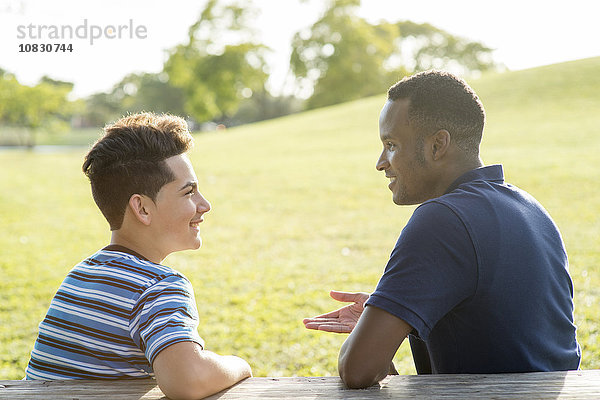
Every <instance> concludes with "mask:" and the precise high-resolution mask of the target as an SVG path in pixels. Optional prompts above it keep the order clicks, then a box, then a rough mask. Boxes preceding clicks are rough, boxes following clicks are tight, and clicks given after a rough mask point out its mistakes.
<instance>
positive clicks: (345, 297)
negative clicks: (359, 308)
mask: <svg viewBox="0 0 600 400" xmlns="http://www.w3.org/2000/svg"><path fill="white" fill-rule="evenodd" d="M329 295H330V296H331V298H332V299H334V300H337V301H343V302H346V303H350V302H355V303H364V302H365V301H366V300H367V299H368V298H369V294H368V293H363V292H358V293H351V292H338V291H337V290H332V291H331V292H329Z"/></svg>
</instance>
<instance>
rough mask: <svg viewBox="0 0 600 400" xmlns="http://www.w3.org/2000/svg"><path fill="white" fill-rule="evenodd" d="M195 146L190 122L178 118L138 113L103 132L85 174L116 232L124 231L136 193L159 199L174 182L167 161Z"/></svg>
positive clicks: (109, 126) (96, 199) (85, 167)
mask: <svg viewBox="0 0 600 400" xmlns="http://www.w3.org/2000/svg"><path fill="white" fill-rule="evenodd" d="M192 145H193V139H192V136H191V135H190V132H189V130H188V126H187V123H186V122H185V120H184V119H182V118H180V117H177V116H174V115H168V114H162V115H157V114H153V113H140V114H134V115H129V116H127V117H123V118H121V119H120V120H118V121H116V122H115V123H113V124H110V125H107V126H106V127H105V128H104V135H103V136H102V137H101V138H100V139H98V141H97V142H96V143H95V144H94V145H93V146H92V148H91V150H90V151H89V152H88V153H87V155H86V156H85V161H84V163H83V172H84V173H85V175H86V176H87V177H88V178H89V179H90V184H91V187H92V196H93V197H94V201H95V202H96V204H97V205H98V208H99V209H100V211H102V214H103V215H104V217H105V218H106V220H107V221H108V223H109V225H110V229H111V230H117V229H120V228H121V225H122V224H123V217H124V215H125V209H126V207H127V203H128V202H129V199H130V198H131V196H132V195H133V194H140V195H146V196H148V197H150V198H151V199H152V200H153V201H154V200H156V195H157V194H158V192H159V190H160V189H161V188H162V187H163V186H164V185H166V184H167V183H169V182H172V181H173V180H175V176H174V174H173V172H172V171H171V169H170V168H169V166H168V165H167V163H166V162H165V160H166V159H167V158H169V157H173V156H177V155H179V154H183V153H185V152H186V151H188V150H189V149H190V148H191V147H192Z"/></svg>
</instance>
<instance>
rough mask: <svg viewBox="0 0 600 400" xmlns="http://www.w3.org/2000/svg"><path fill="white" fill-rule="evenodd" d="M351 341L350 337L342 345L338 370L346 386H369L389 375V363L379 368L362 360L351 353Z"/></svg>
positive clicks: (358, 387)
mask: <svg viewBox="0 0 600 400" xmlns="http://www.w3.org/2000/svg"><path fill="white" fill-rule="evenodd" d="M350 343H351V338H350V337H349V338H348V339H347V340H346V341H345V342H344V344H343V345H342V348H341V349H340V355H339V358H338V372H339V374H340V378H342V381H344V383H345V384H346V386H348V387H349V388H352V389H361V388H365V387H369V386H371V385H374V384H375V383H377V382H379V381H380V380H382V379H383V378H385V377H386V376H387V375H388V372H389V370H390V368H389V365H388V366H387V367H382V368H381V369H379V368H376V367H375V368H373V365H372V364H371V365H368V364H366V363H364V362H361V360H360V357H356V356H353V354H351V351H350V350H349V347H350Z"/></svg>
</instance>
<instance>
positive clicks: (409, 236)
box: [304, 71, 581, 388]
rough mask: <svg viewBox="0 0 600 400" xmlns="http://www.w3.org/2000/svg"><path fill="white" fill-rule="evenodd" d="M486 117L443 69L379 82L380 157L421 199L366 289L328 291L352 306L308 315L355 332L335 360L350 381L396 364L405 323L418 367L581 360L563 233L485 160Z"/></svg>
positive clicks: (399, 192)
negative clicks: (382, 88) (383, 94)
mask: <svg viewBox="0 0 600 400" xmlns="http://www.w3.org/2000/svg"><path fill="white" fill-rule="evenodd" d="M484 120H485V113H484V109H483V106H482V104H481V102H480V100H479V99H478V97H477V95H476V94H475V93H474V92H473V90H472V89H471V88H470V87H469V86H468V85H467V84H466V83H465V82H464V81H462V80H461V79H459V78H457V77H455V76H453V75H451V74H448V73H444V72H437V71H429V72H424V73H419V74H416V75H414V76H411V77H408V78H405V79H403V80H401V81H400V82H398V83H397V84H395V85H394V86H392V87H391V88H390V89H389V91H388V100H387V102H386V103H385V105H384V107H383V110H382V111H381V115H380V118H379V132H380V139H381V141H382V143H383V151H382V153H381V156H380V158H379V160H378V162H377V169H378V170H379V171H382V172H385V175H386V177H388V178H389V179H390V184H389V188H390V190H391V191H392V194H393V200H394V203H396V204H398V205H404V204H406V205H408V204H419V203H421V205H420V206H419V207H417V208H416V210H415V212H414V214H413V215H412V217H411V218H410V220H409V222H408V223H407V225H406V226H405V228H404V229H403V231H402V233H401V235H400V237H399V239H398V241H397V243H396V246H395V248H394V250H393V251H392V253H391V256H390V259H389V261H388V264H387V266H386V268H385V272H384V274H383V276H382V277H381V279H380V281H379V284H378V285H377V288H376V290H375V292H374V293H372V294H371V295H370V296H369V295H368V294H366V293H344V292H332V293H331V295H332V297H333V298H334V299H337V300H340V301H347V302H353V303H354V304H351V305H349V306H346V307H344V308H341V309H339V310H336V311H333V312H331V313H327V314H324V315H321V316H318V317H315V318H309V319H305V320H304V323H305V326H306V327H307V328H309V329H319V330H325V331H332V332H351V334H350V336H349V337H348V339H347V340H346V341H345V343H344V344H343V346H342V348H341V351H340V355H339V360H338V366H339V373H340V376H341V378H342V379H343V380H344V382H345V383H346V384H347V385H348V386H350V387H353V388H360V387H366V386H369V385H372V384H374V383H376V382H378V381H379V380H381V379H382V378H384V377H385V376H386V375H387V374H388V373H389V372H390V371H393V368H392V369H390V365H391V362H392V358H393V356H394V354H395V353H396V350H397V349H398V347H399V346H400V344H401V343H402V341H403V340H404V338H405V337H406V336H408V335H410V339H411V348H412V351H413V355H414V358H415V363H416V366H417V372H419V373H426V372H433V373H500V372H525V371H551V370H569V369H577V368H578V367H579V363H580V358H581V353H580V348H579V345H578V343H577V340H576V335H575V331H576V328H575V325H574V323H573V287H572V282H571V278H570V276H569V272H568V262H567V255H566V252H565V248H564V244H563V241H562V239H561V236H560V233H559V231H558V229H557V227H556V225H555V224H554V222H553V221H552V219H551V218H550V216H549V215H548V213H547V212H546V211H545V210H544V209H543V208H542V206H541V205H540V204H539V203H538V202H537V201H536V200H535V199H534V198H533V197H531V196H530V195H529V194H527V193H526V192H524V191H522V190H520V189H518V188H516V187H514V186H512V185H510V184H508V183H506V182H505V181H504V176H503V170H502V166H500V165H493V166H487V167H484V166H483V163H482V161H481V159H480V157H479V144H480V141H481V137H482V132H483V127H484ZM363 308H364V311H363ZM392 366H393V365H392ZM428 370H430V371H428Z"/></svg>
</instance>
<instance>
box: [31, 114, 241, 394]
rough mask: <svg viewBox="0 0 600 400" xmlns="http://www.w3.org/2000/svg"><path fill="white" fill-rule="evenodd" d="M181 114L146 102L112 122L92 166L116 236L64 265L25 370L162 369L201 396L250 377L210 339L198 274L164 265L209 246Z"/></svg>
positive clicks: (169, 382)
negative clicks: (208, 343)
mask: <svg viewBox="0 0 600 400" xmlns="http://www.w3.org/2000/svg"><path fill="white" fill-rule="evenodd" d="M192 144H193V139H192V137H191V135H190V133H189V131H188V128H187V124H186V123H185V121H184V120H183V119H181V118H179V117H175V116H171V115H155V114H151V113H143V114H136V115H131V116H128V117H125V118H122V119H120V120H119V121H117V122H115V123H114V124H112V125H109V126H107V127H106V128H105V129H104V136H103V137H102V138H100V139H99V140H98V141H97V142H96V143H95V144H94V146H93V147H92V149H91V150H90V151H89V152H88V154H87V155H86V157H85V162H84V164H83V171H84V173H85V174H86V175H87V176H88V178H89V180H90V183H91V188H92V195H93V197H94V201H95V202H96V204H97V205H98V208H99V209H100V210H101V211H102V214H103V215H104V216H105V218H106V220H107V221H108V223H109V225H110V229H111V231H112V237H111V243H110V245H109V246H107V247H105V248H103V249H102V250H100V251H98V252H97V253H96V254H94V255H92V256H90V257H89V258H87V259H86V260H84V261H82V262H81V263H79V264H78V265H76V266H75V267H74V268H73V269H72V270H71V271H70V272H69V274H68V275H67V277H66V278H65V280H64V281H63V283H62V284H61V286H60V288H59V289H58V291H57V293H56V295H55V296H54V298H53V300H52V303H51V304H50V308H49V310H48V313H47V315H46V317H45V318H44V320H43V321H42V322H41V324H40V327H39V335H38V338H37V340H36V342H35V345H34V348H33V351H32V353H31V359H30V361H29V365H28V366H27V369H26V378H27V379H115V378H147V377H152V376H154V377H155V378H156V380H157V382H158V385H159V387H160V388H161V390H162V391H163V392H164V393H165V395H167V396H169V397H171V398H201V397H205V396H208V395H210V394H213V393H216V392H219V391H221V390H223V389H225V388H227V387H229V386H231V385H233V384H234V383H236V382H238V381H240V380H242V379H244V378H247V377H249V376H251V374H252V372H251V370H250V366H249V365H248V363H247V362H246V361H244V360H242V359H241V358H238V357H235V356H220V355H217V354H214V353H211V352H209V351H207V350H204V342H203V340H202V339H201V338H200V336H199V335H198V332H197V327H198V311H197V309H196V303H195V299H194V292H193V288H192V286H191V284H190V282H189V281H188V280H187V279H186V278H185V277H184V276H183V275H181V274H180V273H178V272H177V271H175V270H173V269H171V268H169V267H166V266H163V265H160V264H161V262H162V261H163V260H164V259H165V257H167V255H169V254H170V253H173V252H176V251H180V250H186V249H197V248H199V247H200V246H201V244H202V240H201V237H200V229H199V224H200V223H201V222H202V221H203V216H204V214H205V213H207V212H208V211H209V210H210V203H209V202H208V201H207V200H206V199H205V198H204V197H203V196H202V194H201V193H200V192H199V191H198V181H197V178H196V174H195V173H194V169H193V167H192V165H191V163H190V161H189V159H188V158H187V156H186V154H185V153H186V152H187V151H188V150H189V149H190V148H191V146H192Z"/></svg>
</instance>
